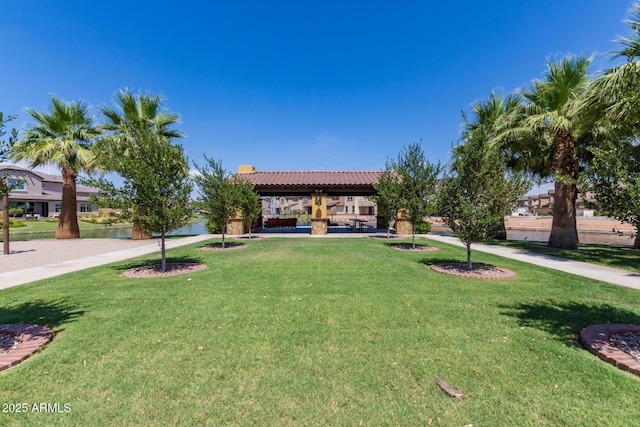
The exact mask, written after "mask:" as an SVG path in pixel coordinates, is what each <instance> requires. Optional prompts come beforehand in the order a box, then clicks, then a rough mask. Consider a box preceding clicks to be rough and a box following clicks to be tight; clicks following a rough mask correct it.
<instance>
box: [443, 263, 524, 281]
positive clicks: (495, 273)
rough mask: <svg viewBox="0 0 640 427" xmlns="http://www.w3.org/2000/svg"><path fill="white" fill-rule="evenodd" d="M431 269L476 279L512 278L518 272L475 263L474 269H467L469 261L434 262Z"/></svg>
mask: <svg viewBox="0 0 640 427" xmlns="http://www.w3.org/2000/svg"><path fill="white" fill-rule="evenodd" d="M431 269H432V270H433V271H437V272H438V273H444V274H450V275H452V276H459V277H472V278H475V279H511V278H513V277H516V273H514V272H513V271H511V270H506V269H504V268H500V267H496V266H494V265H488V264H478V263H474V264H473V270H469V269H467V263H447V264H432V265H431Z"/></svg>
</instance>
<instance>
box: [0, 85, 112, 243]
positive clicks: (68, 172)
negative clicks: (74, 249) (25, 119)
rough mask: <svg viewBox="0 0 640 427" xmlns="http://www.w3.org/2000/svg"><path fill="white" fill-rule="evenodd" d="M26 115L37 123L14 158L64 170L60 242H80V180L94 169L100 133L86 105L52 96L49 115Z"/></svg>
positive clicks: (13, 150) (16, 147) (17, 145)
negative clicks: (77, 196)
mask: <svg viewBox="0 0 640 427" xmlns="http://www.w3.org/2000/svg"><path fill="white" fill-rule="evenodd" d="M26 111H27V113H28V114H29V115H30V116H31V117H32V118H33V119H34V120H35V121H36V123H34V124H32V125H29V127H28V128H27V129H26V131H25V134H24V135H25V136H24V138H23V139H21V140H20V141H18V142H16V143H15V144H14V145H13V146H12V147H11V150H10V151H11V157H12V159H13V160H16V161H20V160H25V161H27V162H28V163H29V166H30V167H37V166H40V165H45V164H52V165H56V166H58V167H59V168H60V169H61V170H62V182H63V183H62V204H61V206H60V221H59V223H58V228H57V229H56V239H77V238H79V237H80V229H79V227H78V215H77V206H76V179H77V177H78V174H79V173H80V172H82V171H87V170H90V169H91V168H92V166H93V161H94V157H93V153H92V151H91V150H90V147H91V145H92V142H93V138H95V137H96V136H97V135H98V133H99V131H98V129H97V128H96V127H95V126H94V125H93V117H91V116H90V115H89V107H88V105H87V104H86V103H85V102H84V101H72V102H69V103H67V102H64V101H63V100H62V99H60V98H57V97H56V96H53V95H52V96H51V106H50V107H49V111H48V112H46V113H39V112H37V111H35V110H32V109H27V110H26Z"/></svg>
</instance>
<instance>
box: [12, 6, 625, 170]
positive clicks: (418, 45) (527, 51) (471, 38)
mask: <svg viewBox="0 0 640 427" xmlns="http://www.w3.org/2000/svg"><path fill="white" fill-rule="evenodd" d="M631 6H632V3H631V1H627V0H562V1H559V0H537V1H535V2H531V1H527V2H525V1H516V0H509V1H491V0H486V1H483V2H478V1H456V2H435V1H401V0H399V1H395V2H391V1H388V2H381V1H333V0H323V1H319V0H318V1H268V2H267V1H242V0H240V1H225V2H221V1H191V2H183V3H179V2H167V1H153V2H150V1H149V2H146V1H126V2H125V1H109V2H88V1H64V0H60V1H43V0H29V1H12V2H4V3H3V5H2V11H1V13H0V29H1V33H2V34H3V37H2V39H3V41H2V44H1V45H0V49H1V50H0V51H1V57H2V66H0V82H1V83H0V111H2V112H3V113H4V114H19V117H18V119H17V120H16V121H14V122H13V123H12V125H15V126H16V127H22V126H23V125H25V124H26V123H28V121H29V119H28V117H27V115H26V113H24V108H25V107H30V108H34V109H36V110H41V111H42V110H45V109H46V108H47V107H48V104H49V95H50V94H56V95H58V96H61V97H63V98H64V99H66V100H74V99H84V100H86V101H87V102H88V103H89V104H90V105H92V106H93V107H94V114H95V116H96V119H97V121H100V120H101V117H100V115H99V112H98V109H99V108H100V107H102V106H105V105H112V100H113V96H114V93H115V92H116V91H117V90H118V89H121V88H131V89H133V90H136V91H138V90H142V91H148V92H151V93H160V94H163V95H164V96H165V97H166V107H167V108H168V109H170V110H172V111H175V112H177V113H179V114H180V115H181V117H182V122H181V123H180V125H179V126H178V128H179V129H180V130H181V131H183V132H185V133H186V134H187V136H188V137H187V138H186V139H184V140H182V141H181V143H182V145H183V146H184V148H185V150H186V153H187V155H188V156H189V159H190V160H191V161H196V162H198V163H199V164H202V163H204V160H203V157H202V155H203V153H204V154H206V155H207V156H209V157H213V158H215V159H222V160H223V164H224V166H225V167H226V168H227V169H229V170H231V171H235V170H236V168H237V166H238V164H253V165H255V166H256V168H257V169H259V170H380V169H382V168H383V167H384V164H385V160H386V159H387V158H388V157H395V156H397V154H398V152H399V151H400V149H401V148H402V147H403V146H405V145H407V144H409V143H411V142H414V141H418V140H420V139H422V141H423V148H424V150H425V152H426V154H427V157H428V158H429V159H430V160H431V161H433V162H436V161H441V162H443V163H446V162H447V161H448V160H449V156H450V149H451V145H452V144H454V143H455V142H456V141H457V139H458V137H459V132H460V124H461V122H462V119H461V115H460V112H461V111H462V110H468V107H469V105H470V104H471V103H472V102H473V101H475V100H483V99H485V98H487V97H488V96H489V94H490V93H491V91H492V90H502V91H504V92H510V91H513V90H516V89H518V88H522V87H525V86H526V85H528V84H529V83H530V82H531V80H532V79H534V78H538V77H541V76H542V73H543V72H544V70H545V60H546V58H547V57H552V58H558V57H561V56H563V55H565V54H567V53H574V54H587V55H590V54H594V53H595V54H598V56H597V57H596V61H595V64H594V71H597V70H599V69H603V68H606V67H608V66H611V65H612V62H611V61H610V56H609V55H607V52H610V51H612V50H614V49H616V48H617V45H616V43H615V42H614V41H613V40H614V39H615V38H616V37H617V36H619V35H626V34H628V32H629V28H628V26H627V25H626V24H625V23H623V20H624V19H625V18H626V17H627V16H628V10H629V8H630V7H631Z"/></svg>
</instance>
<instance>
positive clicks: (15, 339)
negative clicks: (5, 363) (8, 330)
mask: <svg viewBox="0 0 640 427" xmlns="http://www.w3.org/2000/svg"><path fill="white" fill-rule="evenodd" d="M21 342H22V340H21V339H20V336H19V335H14V334H4V333H1V332H0V354H4V353H7V352H9V350H12V349H14V348H16V347H18V345H19V344H20V343H21Z"/></svg>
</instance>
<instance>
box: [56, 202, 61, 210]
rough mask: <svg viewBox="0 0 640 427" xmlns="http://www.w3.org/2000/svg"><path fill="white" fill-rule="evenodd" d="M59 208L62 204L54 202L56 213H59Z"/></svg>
mask: <svg viewBox="0 0 640 427" xmlns="http://www.w3.org/2000/svg"><path fill="white" fill-rule="evenodd" d="M61 207H62V202H56V212H60V208H61Z"/></svg>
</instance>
